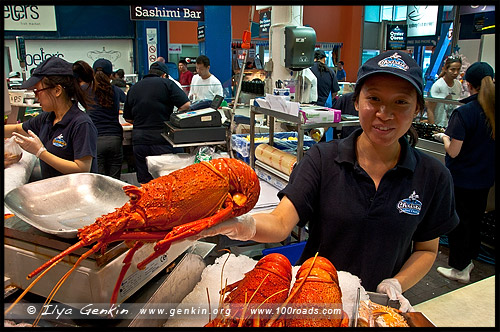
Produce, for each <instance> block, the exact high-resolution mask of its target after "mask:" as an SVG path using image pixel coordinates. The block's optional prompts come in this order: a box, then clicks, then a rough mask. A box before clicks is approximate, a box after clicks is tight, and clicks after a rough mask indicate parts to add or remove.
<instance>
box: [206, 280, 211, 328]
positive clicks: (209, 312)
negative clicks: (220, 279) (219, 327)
mask: <svg viewBox="0 0 500 332" xmlns="http://www.w3.org/2000/svg"><path fill="white" fill-rule="evenodd" d="M205 290H206V291H207V299H208V322H209V323H210V322H211V321H212V308H211V307H210V292H209V291H208V287H206V288H205Z"/></svg>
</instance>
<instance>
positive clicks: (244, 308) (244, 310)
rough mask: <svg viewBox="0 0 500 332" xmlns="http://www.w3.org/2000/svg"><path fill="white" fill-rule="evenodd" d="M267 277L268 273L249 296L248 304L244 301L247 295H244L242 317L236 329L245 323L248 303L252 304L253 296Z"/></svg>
mask: <svg viewBox="0 0 500 332" xmlns="http://www.w3.org/2000/svg"><path fill="white" fill-rule="evenodd" d="M267 277H269V273H267V274H266V275H265V276H264V278H262V281H261V282H260V284H259V286H257V288H256V289H255V291H254V292H253V294H252V296H250V298H249V299H248V302H247V300H246V296H247V294H246V293H245V305H244V306H243V311H242V317H241V319H240V322H239V323H238V327H241V326H243V323H244V321H245V314H246V312H247V309H248V306H249V305H250V302H252V299H253V297H254V296H255V294H257V292H258V291H259V289H260V287H261V286H262V284H263V283H264V281H265V280H266V279H267Z"/></svg>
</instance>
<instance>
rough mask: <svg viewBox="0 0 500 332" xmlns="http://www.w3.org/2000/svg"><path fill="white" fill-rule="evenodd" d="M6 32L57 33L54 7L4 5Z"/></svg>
mask: <svg viewBox="0 0 500 332" xmlns="http://www.w3.org/2000/svg"><path fill="white" fill-rule="evenodd" d="M3 18H4V24H5V26H4V29H5V30H6V31H57V25H56V12H55V9H54V6H32V5H4V6H3Z"/></svg>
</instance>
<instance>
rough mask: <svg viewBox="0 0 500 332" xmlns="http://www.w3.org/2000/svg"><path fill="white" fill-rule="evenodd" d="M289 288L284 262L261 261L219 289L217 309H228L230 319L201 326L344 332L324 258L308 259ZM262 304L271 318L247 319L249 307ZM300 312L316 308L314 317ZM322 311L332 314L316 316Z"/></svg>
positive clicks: (276, 257) (332, 272) (344, 319)
mask: <svg viewBox="0 0 500 332" xmlns="http://www.w3.org/2000/svg"><path fill="white" fill-rule="evenodd" d="M290 284H291V264H290V261H289V260H288V259H287V258H286V257H285V256H283V255H281V254H276V253H273V254H269V255H267V256H264V257H263V258H261V259H260V260H259V262H257V264H256V266H255V267H254V269H253V270H250V271H249V272H247V273H246V274H245V277H244V278H243V279H242V280H240V281H237V282H235V283H233V284H231V285H229V286H226V287H225V288H223V289H222V290H221V294H222V295H224V294H225V293H227V292H229V294H228V295H227V296H226V298H225V299H224V300H223V301H220V303H221V302H222V303H223V304H222V305H221V306H222V307H223V308H224V309H227V308H230V309H231V311H230V312H231V313H232V315H231V316H229V317H223V316H222V315H220V314H219V315H218V316H217V317H215V319H213V320H211V321H210V322H209V323H208V324H207V325H205V326H206V327H236V326H238V327H241V326H243V327H260V326H265V327H284V326H286V327H347V326H348V325H349V317H348V315H347V314H346V313H345V311H344V310H343V309H342V292H341V289H340V286H339V281H338V275H337V270H336V269H335V267H334V266H333V264H332V263H331V262H330V261H329V260H328V259H326V258H324V257H321V256H319V257H318V256H317V255H316V256H314V257H311V258H309V259H308V260H306V261H305V262H304V264H302V266H301V267H300V268H299V270H298V272H297V275H296V279H295V283H294V284H293V286H292V287H291V290H290V286H291V285H290ZM265 304H268V306H267V308H269V307H271V308H272V311H271V312H273V313H275V314H273V315H272V316H270V317H262V316H259V315H258V314H252V312H258V311H255V310H254V311H252V310H250V308H252V309H258V308H260V307H261V306H264V305H265ZM273 305H274V306H273ZM234 308H236V309H234ZM219 309H220V308H219ZM283 309H285V310H283ZM303 309H306V311H311V310H314V311H315V312H316V309H317V314H316V315H311V314H303V312H304V310H303ZM323 309H327V310H328V313H329V312H330V311H331V312H332V314H323V313H322V312H321V311H320V310H323ZM333 309H338V310H337V311H334V310H333ZM221 311H222V310H218V312H221ZM288 311H290V312H291V313H288ZM263 312H264V311H263ZM335 312H336V313H335ZM283 313H284V314H283Z"/></svg>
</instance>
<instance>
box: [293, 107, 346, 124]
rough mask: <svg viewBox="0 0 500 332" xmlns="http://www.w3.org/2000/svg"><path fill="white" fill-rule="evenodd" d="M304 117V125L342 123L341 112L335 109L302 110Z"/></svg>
mask: <svg viewBox="0 0 500 332" xmlns="http://www.w3.org/2000/svg"><path fill="white" fill-rule="evenodd" d="M300 114H301V115H302V123H329V122H340V121H341V119H342V117H341V111H340V110H336V109H333V108H326V107H325V108H321V109H318V108H316V109H308V108H303V109H301V110H300Z"/></svg>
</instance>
